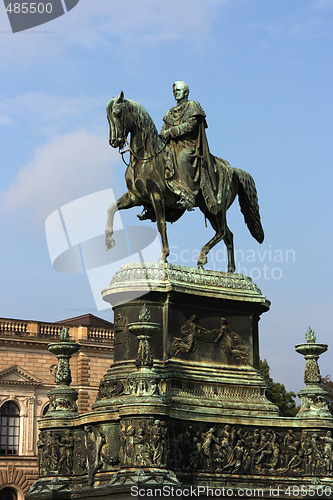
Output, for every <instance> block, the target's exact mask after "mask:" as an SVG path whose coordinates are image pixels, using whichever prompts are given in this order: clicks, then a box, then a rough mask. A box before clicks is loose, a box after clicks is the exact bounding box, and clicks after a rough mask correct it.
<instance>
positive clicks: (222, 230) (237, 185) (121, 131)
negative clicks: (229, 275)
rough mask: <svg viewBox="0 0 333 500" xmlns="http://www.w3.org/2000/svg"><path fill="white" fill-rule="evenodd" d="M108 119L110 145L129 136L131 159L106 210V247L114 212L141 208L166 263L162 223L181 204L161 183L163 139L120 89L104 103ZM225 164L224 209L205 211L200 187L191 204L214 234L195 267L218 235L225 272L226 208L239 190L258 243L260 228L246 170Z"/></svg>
mask: <svg viewBox="0 0 333 500" xmlns="http://www.w3.org/2000/svg"><path fill="white" fill-rule="evenodd" d="M106 111H107V119H108V122H109V126H110V138H109V143H110V145H111V146H112V147H113V148H117V147H118V148H119V150H121V149H122V148H123V147H124V146H125V144H128V143H127V136H128V134H130V143H129V144H128V146H129V151H130V163H129V165H128V167H127V169H126V173H125V179H126V185H127V189H128V191H127V193H125V194H123V195H122V196H121V197H120V198H119V199H118V200H117V201H116V202H115V203H113V204H111V205H110V207H109V208H108V213H107V223H106V228H105V247H106V250H109V249H111V248H113V246H114V245H115V241H114V239H113V238H112V235H113V219H114V215H115V213H116V212H117V210H124V209H127V208H132V207H135V206H143V208H144V210H143V212H142V214H141V215H138V217H139V219H140V220H143V219H150V220H152V221H153V222H156V223H157V228H158V231H159V233H160V236H161V240H162V256H161V258H160V261H162V262H166V261H167V257H168V255H169V245H168V238H167V231H166V221H172V222H173V221H175V220H178V219H179V218H180V217H181V216H182V215H183V213H184V212H185V208H183V207H181V206H179V203H178V202H179V197H178V196H177V195H175V194H174V193H173V192H172V191H171V190H170V189H169V188H168V186H167V184H166V182H165V176H164V171H165V157H164V148H165V143H164V142H163V141H162V139H161V138H160V137H159V135H158V132H157V129H156V127H155V124H154V122H153V120H152V119H151V117H150V116H149V114H148V113H147V111H146V110H145V109H144V108H143V106H141V105H140V104H138V103H136V102H134V101H131V100H128V99H124V93H123V92H121V93H120V96H119V97H118V98H113V99H111V100H110V101H109V102H108V104H107V108H106ZM213 158H214V160H216V161H218V162H220V163H221V162H223V168H224V169H229V170H228V173H229V177H230V179H231V180H230V182H229V183H228V188H227V190H226V192H224V193H223V195H224V197H225V203H224V207H225V209H223V210H221V211H220V212H218V213H216V214H213V213H211V212H209V210H208V207H207V204H206V203H205V198H204V196H203V193H202V190H200V192H199V194H198V195H197V198H196V202H195V206H196V207H199V208H200V210H201V211H202V212H203V213H204V215H205V217H206V218H207V219H208V220H209V222H210V224H211V225H212V227H213V229H214V230H215V233H216V234H215V236H213V238H211V239H210V240H209V241H208V242H207V243H206V244H205V245H204V246H203V247H202V249H201V251H200V254H199V258H198V262H197V265H198V267H199V268H200V267H201V268H202V267H203V265H204V264H206V263H207V254H208V252H209V251H210V250H211V249H212V248H213V247H214V246H215V245H216V244H217V243H219V242H220V241H221V240H222V239H223V240H224V243H225V244H226V247H227V252H228V272H234V271H235V259H234V246H233V234H232V232H231V231H230V229H229V228H228V226H227V223H226V211H227V209H228V208H229V207H230V206H231V204H232V203H233V201H234V200H235V197H236V195H237V194H238V198H239V204H240V208H241V211H242V213H243V215H244V218H245V222H246V224H247V226H248V228H249V230H250V232H251V234H252V236H253V237H254V238H255V239H256V240H257V241H258V242H259V243H262V241H263V239H264V232H263V229H262V226H261V222H260V215H259V206H258V198H257V192H256V188H255V184H254V181H253V179H252V177H251V176H250V174H249V173H248V172H245V171H244V170H240V169H237V168H232V167H231V166H230V165H229V163H228V162H226V161H225V160H221V159H219V158H215V157H213Z"/></svg>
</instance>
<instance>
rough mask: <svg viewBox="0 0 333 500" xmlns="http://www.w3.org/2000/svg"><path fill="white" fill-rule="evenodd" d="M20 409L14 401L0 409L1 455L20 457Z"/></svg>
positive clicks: (8, 402)
mask: <svg viewBox="0 0 333 500" xmlns="http://www.w3.org/2000/svg"><path fill="white" fill-rule="evenodd" d="M19 434H20V409H19V407H18V406H17V404H16V403H14V402H13V401H7V402H6V403H4V404H3V405H2V406H1V408H0V455H18V451H19Z"/></svg>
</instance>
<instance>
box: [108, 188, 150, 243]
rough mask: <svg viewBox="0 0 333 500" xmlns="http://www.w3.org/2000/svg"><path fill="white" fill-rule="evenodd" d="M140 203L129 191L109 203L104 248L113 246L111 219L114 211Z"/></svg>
mask: <svg viewBox="0 0 333 500" xmlns="http://www.w3.org/2000/svg"><path fill="white" fill-rule="evenodd" d="M139 205H141V202H140V200H138V199H137V198H136V197H135V196H133V195H132V194H131V193H129V192H127V193H125V194H123V195H122V196H121V197H120V198H119V199H118V200H117V201H115V202H114V203H111V205H110V206H109V208H108V212H107V220H106V227H105V250H110V249H111V248H113V247H114V246H115V241H114V239H113V238H112V235H113V220H114V216H115V214H116V212H117V211H118V210H125V209H126V208H132V207H136V206H139Z"/></svg>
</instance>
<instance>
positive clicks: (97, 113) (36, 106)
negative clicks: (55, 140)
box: [0, 92, 109, 136]
mask: <svg viewBox="0 0 333 500" xmlns="http://www.w3.org/2000/svg"><path fill="white" fill-rule="evenodd" d="M108 99H109V97H106V96H97V97H91V96H87V95H83V94H80V95H78V96H69V97H65V96H59V95H52V94H43V93H40V92H26V93H25V94H21V95H18V96H16V97H14V98H10V99H2V101H1V103H0V125H15V124H16V125H21V126H23V127H24V129H25V130H27V128H28V130H30V131H31V130H33V132H34V133H41V134H42V135H44V136H45V135H46V136H47V135H56V134H58V133H59V132H60V131H61V132H62V133H64V132H66V131H69V130H73V129H75V128H78V127H80V128H84V127H85V126H86V125H89V129H90V130H94V131H95V132H96V129H98V130H100V129H101V127H103V128H104V129H105V130H106V127H107V122H106V118H105V117H106V112H105V106H106V103H107V101H108Z"/></svg>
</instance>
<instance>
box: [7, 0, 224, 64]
mask: <svg viewBox="0 0 333 500" xmlns="http://www.w3.org/2000/svg"><path fill="white" fill-rule="evenodd" d="M229 4H232V2H231V0H205V1H203V0H183V1H182V2H179V0H169V1H168V2H156V0H141V1H140V2H138V1H137V0H124V1H123V2H110V0H99V1H98V3H96V2H92V1H91V0H81V1H80V2H79V4H78V5H77V6H76V7H75V8H74V9H72V10H71V11H70V12H69V13H67V14H65V15H63V16H61V17H59V18H57V19H55V20H53V21H51V22H49V23H47V24H45V25H41V26H40V27H38V28H35V29H33V30H27V31H24V32H21V33H16V34H14V35H13V34H11V33H10V26H9V22H8V20H7V19H6V17H7V16H6V14H5V12H3V14H4V15H3V20H2V22H1V25H0V30H1V29H2V30H3V32H2V33H1V35H0V36H2V39H3V41H6V43H2V44H0V61H1V60H3V61H7V62H11V61H12V60H13V59H14V60H15V61H16V62H21V63H23V64H29V66H31V64H32V62H33V61H34V60H39V59H41V58H43V59H45V60H49V61H55V60H56V59H57V56H59V55H63V54H65V53H66V54H68V51H69V50H71V49H72V48H73V44H74V47H75V45H76V46H81V47H83V48H84V49H85V50H92V51H93V50H95V49H96V48H99V49H102V50H103V49H106V50H107V51H109V53H110V54H111V51H114V53H113V56H117V55H118V56H120V57H123V56H124V54H126V55H130V52H131V51H133V50H134V51H137V50H138V48H144V47H151V46H154V47H156V45H159V44H166V43H168V42H170V41H171V40H182V43H185V44H186V45H188V44H189V45H191V46H193V45H195V46H196V47H200V46H201V47H202V46H204V45H205V43H206V42H207V39H209V38H210V36H211V32H212V25H213V23H214V22H215V21H216V18H217V17H218V14H219V13H220V12H221V8H223V7H225V6H228V5H229ZM2 9H3V6H2ZM3 10H4V9H3ZM129 47H130V50H129ZM46 56H47V59H46ZM106 63H107V61H106Z"/></svg>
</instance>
